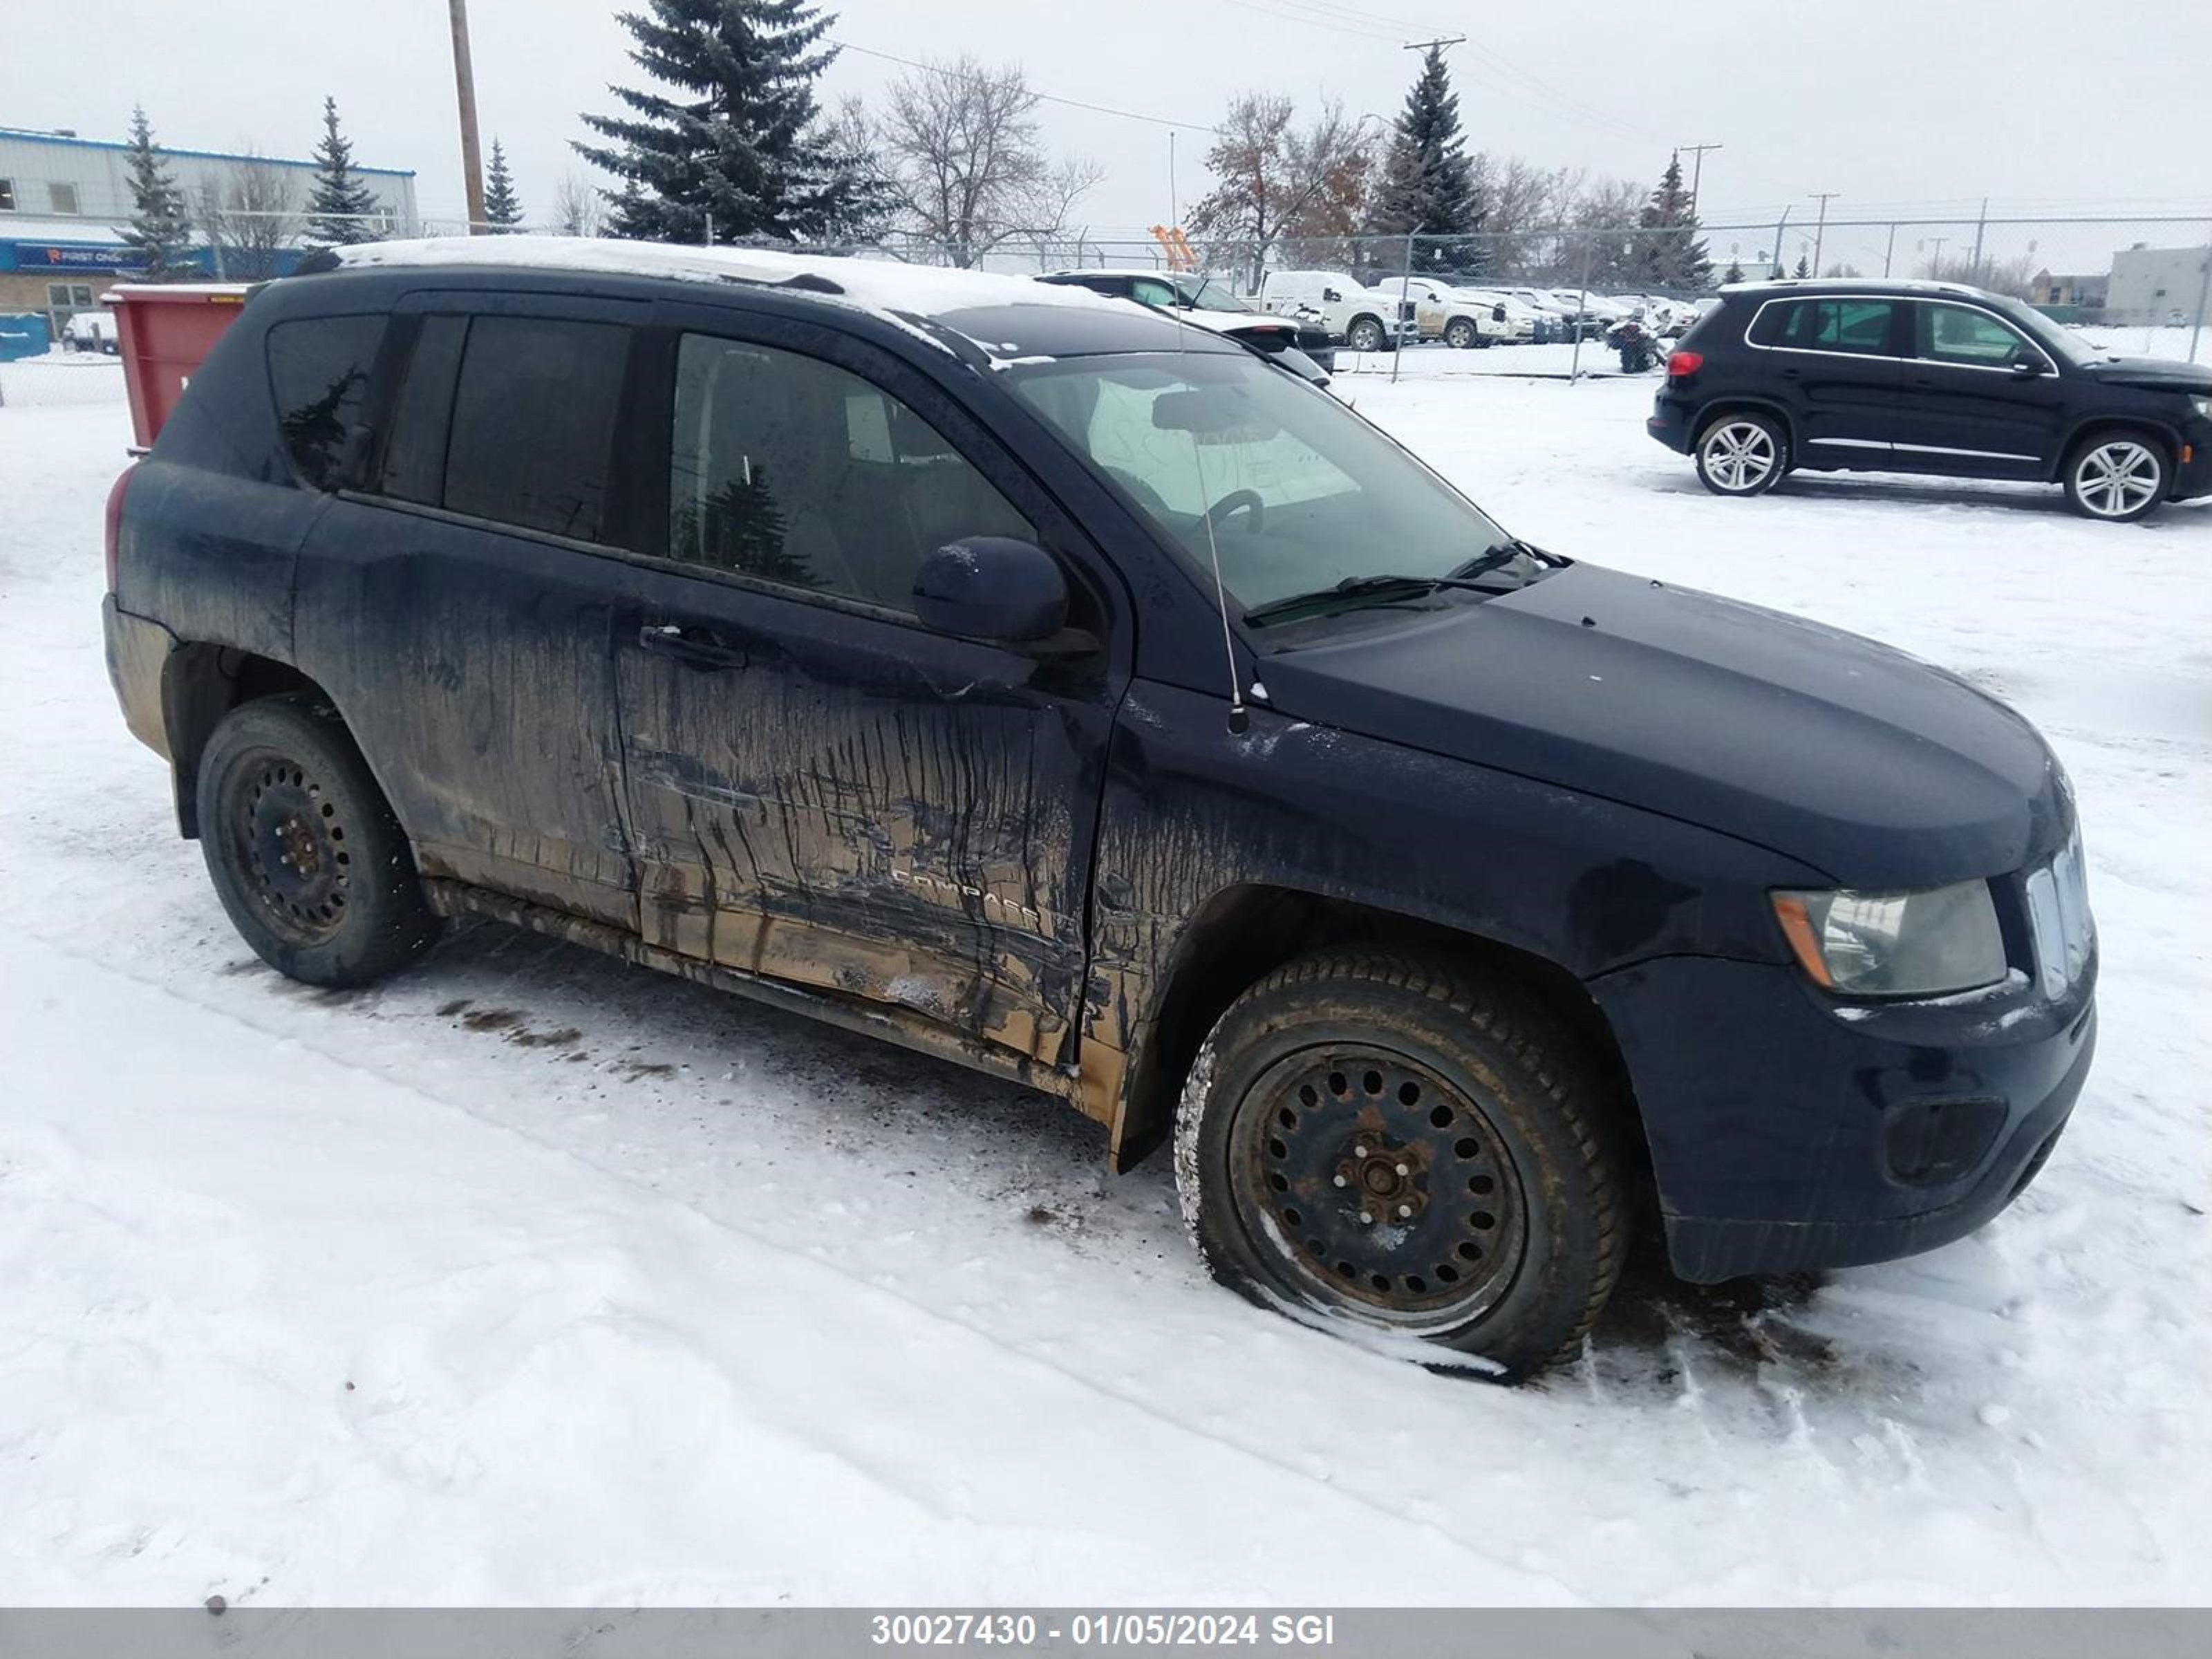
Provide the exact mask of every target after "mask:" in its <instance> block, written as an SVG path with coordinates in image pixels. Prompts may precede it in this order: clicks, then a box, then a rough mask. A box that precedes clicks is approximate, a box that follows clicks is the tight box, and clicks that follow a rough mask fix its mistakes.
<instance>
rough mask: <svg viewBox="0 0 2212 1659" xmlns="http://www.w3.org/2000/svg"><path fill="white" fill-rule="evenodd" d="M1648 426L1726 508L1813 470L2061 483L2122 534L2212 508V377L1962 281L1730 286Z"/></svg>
mask: <svg viewBox="0 0 2212 1659" xmlns="http://www.w3.org/2000/svg"><path fill="white" fill-rule="evenodd" d="M1644 424H1645V426H1646V428H1648V429H1649V431H1650V434H1651V435H1652V436H1653V437H1655V438H1656V439H1657V440H1658V441H1660V442H1661V443H1663V444H1665V445H1666V446H1667V447H1668V448H1670V449H1674V450H1678V451H1680V452H1681V453H1685V454H1688V455H1692V456H1694V457H1695V458H1696V460H1697V468H1698V477H1699V479H1701V480H1702V481H1703V482H1704V483H1705V488H1706V489H1710V490H1711V491H1713V493H1714V494H1716V495H1759V494H1760V493H1761V492H1762V491H1765V490H1767V489H1772V488H1773V487H1774V485H1775V483H1777V481H1778V480H1779V479H1780V478H1781V477H1782V476H1783V474H1784V473H1785V472H1790V471H1796V469H1798V468H1800V467H1802V468H1805V469H1808V470H1811V471H1845V470H1848V471H1879V472H1932V473H1942V474H1945V475H1947V476H1949V477H1964V478H2019V479H2024V480H2029V481H2034V482H2041V483H2061V484H2063V485H2064V486H2065V489H2066V495H2067V499H2068V500H2069V501H2071V502H2072V503H2073V505H2074V507H2075V509H2076V510H2078V511H2080V512H2081V513H2087V515H2088V516H2089V517H2091V518H2093V519H2106V520H2114V521H2125V520H2131V519H2140V518H2142V516H2143V515H2144V514H2145V513H2149V512H2151V511H2152V510H2153V509H2154V508H2155V507H2158V506H2159V504H2160V502H2163V501H2179V500H2182V499H2184V498H2185V497H2188V496H2193V495H2212V368H2207V367H2205V366H2204V365H2203V364H2195V363H2185V362H2163V361H2160V360H2157V359H2153V358H2144V357H2114V356H2106V355H2105V354H2103V353H2101V352H2100V351H2098V350H2096V349H2094V348H2093V347H2092V346H2090V345H2089V344H2088V343H2087V342H2086V341H2084V340H2083V339H2082V337H2081V336H2080V335H2078V334H2075V332H2073V331H2071V330H2069V329H2065V328H2062V327H2060V326H2059V325H2057V324H2056V323H2054V322H2052V321H2051V319H2049V318H2047V317H2045V316H2044V315H2043V314H2042V313H2040V312H2039V311H2036V310H2035V309H2033V307H2029V306H2027V305H2024V304H2022V303H2021V301H2018V300H2014V299H2010V298H2008V297H2007V296H2005V295H2001V294H1990V293H1988V292H1986V291H1984V290H1983V289H1976V288H1967V287H1965V286H1963V285H1960V284H1957V283H1913V282H1887V281H1881V282H1870V281H1860V280H1855V279H1844V280H1826V281H1798V282H1776V283H1745V284H1740V285H1738V286H1735V287H1731V288H1727V289H1723V290H1722V291H1721V303H1720V305H1719V306H1718V307H1716V308H1715V309H1714V310H1712V311H1711V312H1709V313H1707V314H1706V315H1705V318H1704V319H1702V320H1701V321H1700V322H1699V324H1698V325H1697V326H1696V327H1694V328H1692V330H1691V331H1689V333H1687V334H1686V335H1685V336H1684V337H1683V338H1682V340H1681V342H1680V345H1679V346H1678V347H1677V348H1676V349H1675V351H1674V354H1673V356H1670V357H1669V358H1668V363H1667V384H1666V386H1664V388H1662V390H1661V392H1659V394H1658V396H1657V398H1656V399H1655V400H1654V402H1653V404H1652V410H1651V416H1650V420H1648V421H1647V422H1645V423H1644Z"/></svg>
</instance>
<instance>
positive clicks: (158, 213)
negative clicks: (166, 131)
mask: <svg viewBox="0 0 2212 1659" xmlns="http://www.w3.org/2000/svg"><path fill="white" fill-rule="evenodd" d="M124 166H125V168H126V169H127V170H128V172H129V174H130V179H131V222H130V223H129V224H128V225H125V227H124V228H122V230H121V231H120V232H119V233H118V234H120V235H121V236H122V238H123V240H124V242H125V245H126V246H131V247H134V248H137V250H139V252H142V253H143V254H144V255H145V256H146V263H145V264H144V265H143V266H142V267H141V268H140V269H139V270H138V271H137V276H139V277H140V278H141V279H142V280H143V281H145V282H149V283H166V282H173V281H175V280H176V279H178V278H179V277H182V276H198V275H200V274H201V273H200V271H199V270H198V269H197V267H196V266H195V265H194V264H192V263H191V258H190V257H189V256H190V253H191V246H190V245H191V235H192V221H191V214H190V213H189V212H188V211H187V210H185V192H184V191H183V190H182V189H181V188H179V185H178V184H177V179H176V175H175V174H174V173H171V172H170V171H169V164H168V162H167V161H165V160H163V159H162V156H161V150H160V149H158V148H157V147H156V146H155V143H154V128H153V124H152V123H150V122H149V121H148V120H147V118H146V112H145V110H144V108H143V107H142V106H133V107H132V109H131V148H130V149H129V151H128V152H127V153H126V155H125V161H124Z"/></svg>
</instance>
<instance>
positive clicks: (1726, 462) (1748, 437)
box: [1700, 421, 1781, 492]
mask: <svg viewBox="0 0 2212 1659" xmlns="http://www.w3.org/2000/svg"><path fill="white" fill-rule="evenodd" d="M1700 447H1701V448H1702V450H1703V452H1704V453H1705V471H1706V473H1707V475H1708V476H1709V477H1711V479H1712V481H1713V482H1714V483H1717V484H1718V485H1719V486H1720V487H1721V488H1722V489H1725V490H1729V491H1730V492H1748V491H1750V490H1753V489H1758V488H1759V485H1761V484H1762V483H1765V482H1766V479H1767V477H1768V475H1770V474H1771V472H1772V471H1774V467H1775V464H1776V462H1777V461H1778V460H1779V459H1781V458H1780V456H1779V455H1778V454H1777V453H1775V447H1774V436H1773V435H1772V434H1771V433H1770V432H1768V431H1767V429H1766V428H1765V427H1763V426H1760V425H1759V424H1758V423H1757V422H1752V421H1729V422H1726V423H1725V424H1724V425H1721V426H1717V427H1715V428H1713V429H1712V430H1711V432H1708V433H1707V434H1706V435H1705V442H1704V444H1703V445H1701V446H1700Z"/></svg>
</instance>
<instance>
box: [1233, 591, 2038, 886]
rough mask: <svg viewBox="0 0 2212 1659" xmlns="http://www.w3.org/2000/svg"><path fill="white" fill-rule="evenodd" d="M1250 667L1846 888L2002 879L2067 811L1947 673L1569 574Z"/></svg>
mask: <svg viewBox="0 0 2212 1659" xmlns="http://www.w3.org/2000/svg"><path fill="white" fill-rule="evenodd" d="M1261 677H1262V678H1264V679H1265V680H1266V682H1267V690H1268V692H1269V695H1270V698H1271V700H1272V702H1273V706H1274V707H1275V708H1277V709H1278V710H1279V712H1281V713H1282V714H1287V715H1289V716H1291V717H1292V718H1294V719H1300V720H1312V721H1314V722H1316V723H1318V724H1327V725H1332V726H1342V727H1345V728H1346V729H1349V730H1352V731H1355V732H1359V733H1361V734H1362V735H1364V736H1368V737H1373V738H1383V739H1388V740H1391V741H1395V742H1399V743H1404V744H1411V745H1413V746H1415V747H1418V748H1421V749H1425V750H1432V751H1434V752H1437V753H1440V754H1445V755H1449V756H1452V757H1455V758H1457V759H1460V760H1464V761H1468V762H1471V763H1474V764H1476V765H1480V766H1486V767H1493V768H1497V769H1501V770H1504V771H1508V772H1513V773H1517V774H1519V775H1522V776H1524V777H1529V778H1534V779H1539V780H1541V781H1545V782H1548V783H1553V784H1557V785H1559V786H1561V787H1566V788H1570V789H1573V790H1576V791H1578V792H1581V793H1588V794H1593V795H1601V796H1604V797H1607V799H1613V800H1617V801H1620V802H1623V803H1625V804H1627V805H1633V806H1638V807H1643V808H1644V809H1646V810H1648V811H1655V812H1661V813H1664V814H1666V815H1667V816H1668V817H1674V818H1679V819H1682V820H1685V821H1686V822H1689V823H1697V824H1700V825H1703V826H1705V827H1706V828H1709V829H1716V830H1718V831H1721V832H1722V833H1723V834H1726V835H1729V836H1736V837H1738V838H1740V839H1741V840H1744V841H1749V842H1757V843H1759V845H1761V846H1764V847H1767V848H1771V849H1773V850H1774V851H1776V852H1778V853H1782V854H1787V855H1788V856H1790V857H1791V858H1793V859H1796V860H1799V861H1801V862H1802V863H1805V864H1808V865H1811V866H1814V867H1815V868H1818V869H1820V870H1821V871H1823V872H1826V874H1827V875H1828V876H1830V877H1831V878H1833V879H1835V880H1836V881H1837V882H1838V883H1840V884H1846V885H1852V886H1858V887H1866V888H1900V887H1920V886H1929V885H1934V884H1938V883H1942V882H1947V881H1956V880H1960V879H1962V878H1966V877H1969V876H1978V875H1998V874H2002V873H2003V872H2008V871H2011V870H2015V869H2017V868H2019V867H2020V866H2021V864H2022V863H2023V862H2024V861H2025V860H2027V856H2028V855H2029V854H2030V853H2032V852H2034V853H2040V851H2041V850H2043V849H2044V848H2048V847H2049V846H2051V845H2052V844H2053V843H2054V842H2056V841H2057V839H2058V837H2059V836H2061V835H2063V830H2064V827H2065V826H2064V823H2062V822H2060V820H2061V819H2063V818H2064V817H2067V816H2069V809H2068V808H2067V807H2066V806H2065V805H2063V801H2062V799H2061V794H2062V785H2061V782H2060V775H2059V772H2058V769H2057V763H2056V762H2054V761H2053V760H2052V758H2051V752H2050V750H2048V749H2047V748H2045V745H2044V742H2043V739H2042V738H2040V737H2039V735H2037V733H2036V731H2035V729H2034V727H2033V726H2030V725H2028V723H2027V721H2026V720H2022V719H2021V717H2020V716H2019V715H2017V714H2014V713H2013V712H2012V710H2010V709H2009V708H2006V707H2005V706H2004V705H2003V704H2002V703H2000V702H1996V700H1995V699H1994V698H1991V697H1989V696H1984V695H1983V694H1982V693H1981V692H1979V691H1977V690H1974V688H1973V687H1972V686H1970V685H1968V684H1966V682H1965V681H1963V680H1961V679H1960V678H1957V677H1956V676H1955V675H1952V674H1949V673H1946V672H1945V671H1942V670H1941V669H1937V668H1933V667H1930V666H1929V665H1928V664H1926V663H1923V662H1921V661H1919V660H1917V659H1915V658H1912V657H1909V656H1906V655H1905V653H1902V652H1899V651H1894V650H1892V649H1890V648H1889V647H1887V646H1882V645H1877V644H1875V642H1874V641H1871V640H1866V639H1862V638H1860V637H1859V636H1858V635H1853V634H1845V633H1843V632H1840V631H1839V630H1838V629H1832V628H1825V627H1822V626H1820V624H1819V623H1810V622H1806V621H1803V620H1802V619H1800V618H1798V617H1787V616H1784V615H1782V614H1781V613H1780V612H1778V611H1766V610H1762V609H1760V608H1759V606H1756V605H1741V604H1738V603H1736V602H1735V601H1734V600H1731V599H1720V598H1717V597H1716V596H1715V595H1712V594H1710V593H1700V592H1696V591H1695V590H1693V589H1688V588H1678V587H1668V586H1662V585H1661V584H1659V583H1657V582H1654V581H1649V580H1644V579H1642V578H1640V577H1633V576H1626V575H1622V574H1619V573H1617V572H1614V571H1609V570H1604V569H1600V568H1595V567H1592V566H1589V565H1574V566H1571V567H1569V568H1566V569H1564V570H1560V571H1558V572H1556V573H1555V574H1553V575H1551V576H1549V577H1547V578H1546V579H1545V580H1541V581H1538V582H1534V583H1532V584H1531V585H1529V586H1527V587H1525V588H1523V589H1522V590H1521V591H1520V592H1516V593H1511V594H1507V595H1504V596H1501V597H1499V598H1498V599H1491V600H1487V601H1483V602H1478V603H1468V602H1465V601H1455V602H1453V603H1452V604H1451V606H1450V608H1449V610H1447V611H1442V612H1440V613H1438V614H1436V615H1433V616H1425V617H1422V618H1420V619H1419V621H1417V622H1413V623H1409V624H1407V625H1406V626H1403V627H1398V628H1387V629H1379V630H1372V631H1370V630H1366V629H1363V630H1361V632H1360V633H1359V634H1358V635H1356V636H1354V637H1352V638H1348V639H1346V640H1344V641H1340V642H1339V641H1330V642H1324V643H1318V644H1315V645H1311V646H1304V647H1292V648H1291V649H1288V650H1285V651H1284V652H1283V653H1281V654H1279V655H1276V656H1271V657H1269V658H1267V659H1265V662H1264V665H1263V666H1262V667H1261Z"/></svg>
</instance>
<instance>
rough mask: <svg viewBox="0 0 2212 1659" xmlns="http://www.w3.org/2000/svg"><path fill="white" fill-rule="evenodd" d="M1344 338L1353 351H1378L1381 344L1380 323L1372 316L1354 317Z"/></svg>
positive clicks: (1381, 328)
mask: <svg viewBox="0 0 2212 1659" xmlns="http://www.w3.org/2000/svg"><path fill="white" fill-rule="evenodd" d="M1344 338H1345V343H1346V344H1347V345H1349V346H1350V347H1351V348H1352V349H1353V350H1354V351H1380V350H1382V349H1383V325H1382V323H1381V322H1380V321H1378V320H1377V319H1375V318H1373V317H1355V318H1353V319H1352V327H1351V328H1350V330H1348V331H1346V334H1345V337H1344Z"/></svg>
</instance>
